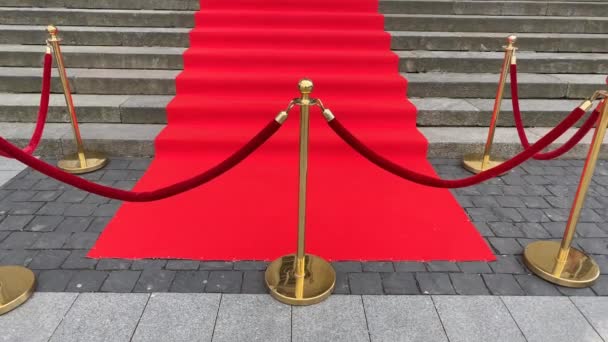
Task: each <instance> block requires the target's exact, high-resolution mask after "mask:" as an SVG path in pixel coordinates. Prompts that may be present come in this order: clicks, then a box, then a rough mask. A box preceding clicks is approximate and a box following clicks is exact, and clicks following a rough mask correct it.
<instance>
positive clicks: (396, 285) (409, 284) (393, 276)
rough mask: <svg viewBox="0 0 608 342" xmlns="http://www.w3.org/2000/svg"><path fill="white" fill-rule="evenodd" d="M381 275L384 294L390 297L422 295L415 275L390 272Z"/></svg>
mask: <svg viewBox="0 0 608 342" xmlns="http://www.w3.org/2000/svg"><path fill="white" fill-rule="evenodd" d="M380 274H381V276H382V287H383V288H384V293H386V294H389V295H416V294H420V289H419V288H418V284H417V282H416V277H414V273H405V272H390V273H380Z"/></svg>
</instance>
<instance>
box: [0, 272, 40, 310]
mask: <svg viewBox="0 0 608 342" xmlns="http://www.w3.org/2000/svg"><path fill="white" fill-rule="evenodd" d="M35 288H36V276H35V275H34V272H32V271H30V270H29V269H27V268H25V267H22V266H2V267H0V315H4V314H5V313H7V312H9V311H12V310H14V309H16V308H17V307H19V306H20V305H21V304H23V303H25V302H26V301H27V300H28V299H29V298H30V297H31V296H32V295H33V294H34V290H35Z"/></svg>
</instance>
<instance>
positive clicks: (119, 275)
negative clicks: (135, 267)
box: [101, 271, 141, 293]
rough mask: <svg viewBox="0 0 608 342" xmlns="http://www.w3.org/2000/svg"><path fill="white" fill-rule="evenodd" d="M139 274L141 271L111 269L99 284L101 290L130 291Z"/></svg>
mask: <svg viewBox="0 0 608 342" xmlns="http://www.w3.org/2000/svg"><path fill="white" fill-rule="evenodd" d="M140 275H141V271H112V272H110V273H109V274H108V277H107V278H106V279H105V281H104V282H103V285H102V286H101V291H102V292H115V293H123V292H125V293H130V292H131V291H133V289H134V288H135V284H136V283H137V280H138V279H139V276H140Z"/></svg>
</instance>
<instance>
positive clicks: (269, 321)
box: [213, 295, 295, 342]
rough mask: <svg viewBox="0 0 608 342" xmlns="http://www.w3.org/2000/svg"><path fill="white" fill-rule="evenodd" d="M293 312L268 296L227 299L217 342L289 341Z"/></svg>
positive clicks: (222, 307) (221, 311) (218, 324)
mask: <svg viewBox="0 0 608 342" xmlns="http://www.w3.org/2000/svg"><path fill="white" fill-rule="evenodd" d="M291 310H292V309H291V307H290V306H288V305H283V304H281V303H279V302H278V301H276V300H274V299H272V298H271V297H270V296H268V295H223V296H222V299H221V303H220V308H219V311H218V314H217V321H216V322H215V330H214V332H213V341H218V342H223V341H226V342H229V341H230V342H231V341H269V342H270V341H289V340H290V338H291V334H292V327H291V324H292V322H291V315H292V313H291ZM294 314H295V313H294ZM294 324H295V317H294ZM235 327H238V328H237V329H235Z"/></svg>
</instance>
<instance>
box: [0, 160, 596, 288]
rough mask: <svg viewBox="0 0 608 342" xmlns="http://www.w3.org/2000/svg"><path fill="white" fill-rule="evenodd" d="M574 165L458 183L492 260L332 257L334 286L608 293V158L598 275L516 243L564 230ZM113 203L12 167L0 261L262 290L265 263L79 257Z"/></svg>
mask: <svg viewBox="0 0 608 342" xmlns="http://www.w3.org/2000/svg"><path fill="white" fill-rule="evenodd" d="M3 162H4V163H6V160H4V161H3ZM432 162H433V164H434V165H435V166H436V169H437V170H438V172H439V173H440V174H441V175H442V176H443V177H449V178H456V177H461V176H465V175H468V174H467V173H466V172H465V171H463V170H462V169H461V168H460V166H459V161H458V160H454V159H442V160H433V161H432ZM149 163H150V160H148V159H114V160H112V162H111V163H110V165H109V166H108V167H107V168H105V169H104V170H101V171H98V172H95V173H92V174H89V175H86V176H85V177H86V178H88V179H91V180H94V181H97V182H100V183H103V184H105V185H111V186H116V187H121V188H125V189H127V188H131V187H132V186H133V185H134V184H135V182H136V181H137V179H139V177H140V176H141V175H142V174H143V172H144V170H145V169H146V168H147V166H148V165H149ZM582 164H583V161H581V160H557V161H548V162H536V161H532V162H528V163H526V164H525V165H524V166H522V167H521V168H518V169H517V170H515V171H513V172H511V173H509V174H508V175H506V176H503V177H501V178H498V179H494V180H491V181H489V182H487V183H485V184H482V185H479V186H476V187H471V188H466V189H460V190H455V191H454V194H455V195H456V197H457V198H458V200H459V201H460V203H461V205H462V206H463V207H464V208H465V210H466V211H467V213H468V214H469V216H470V217H471V220H472V221H473V222H474V223H475V225H476V226H477V228H478V229H479V231H480V233H481V234H482V235H483V236H484V237H485V238H486V239H487V241H488V243H489V244H490V246H492V248H493V250H494V251H495V253H496V254H497V257H498V261H496V262H491V263H486V262H467V263H451V262H447V261H439V262H429V263H418V262H363V263H362V262H337V263H334V266H335V268H336V271H337V274H338V278H337V286H336V291H335V293H337V294H355V295H381V294H384V295H396V294H401V295H417V294H431V295H454V294H458V295H501V296H521V295H534V296H536V295H543V296H560V295H566V296H596V295H599V296H608V161H600V162H599V164H598V168H597V171H596V174H595V177H594V179H593V184H592V187H591V189H590V193H589V196H588V199H587V202H586V205H585V209H584V210H583V213H582V216H581V223H580V224H579V226H578V233H577V234H578V236H577V238H576V240H575V245H576V246H577V247H579V248H581V249H583V250H584V251H586V252H588V253H590V254H592V255H593V257H594V258H595V260H596V261H597V262H598V263H599V264H600V268H601V269H602V276H601V279H600V280H599V282H598V283H597V284H596V285H595V286H593V287H592V288H586V289H568V288H563V287H559V286H554V285H551V284H549V283H547V282H544V281H542V280H540V279H539V278H537V277H535V276H533V275H531V274H529V272H528V271H527V270H526V269H525V267H524V266H523V265H522V262H521V253H522V251H523V247H522V246H525V245H526V244H528V243H529V242H531V241H534V240H537V239H559V238H561V235H562V233H563V230H564V227H565V221H566V220H567V217H568V213H569V208H570V206H571V203H572V198H573V196H574V193H575V190H576V187H577V184H578V180H579V175H580V172H581V169H582ZM119 205H120V203H119V202H117V201H113V200H108V199H105V198H101V197H99V196H96V195H92V194H87V193H84V192H82V191H79V190H75V189H73V188H71V187H69V186H65V185H63V184H60V183H58V182H56V181H54V180H51V179H48V178H46V177H45V176H42V175H40V174H38V173H35V172H32V171H31V170H29V169H28V170H25V171H23V172H21V173H19V174H18V175H17V176H16V177H15V178H13V179H12V180H10V181H8V183H6V184H5V185H4V186H3V187H2V188H1V189H0V210H1V211H0V215H1V217H0V218H1V220H0V265H1V264H21V265H24V266H27V267H29V268H31V269H32V270H34V271H35V272H36V274H37V275H38V280H39V286H38V291H41V292H64V291H67V292H188V293H200V292H207V293H246V294H259V293H265V292H266V290H265V288H264V284H263V271H264V269H265V268H266V266H267V264H266V263H264V262H251V261H239V262H224V261H218V262H198V261H184V260H135V261H132V260H113V259H104V260H93V259H88V258H86V257H85V255H86V253H87V250H88V249H89V248H91V247H92V245H93V244H94V242H95V240H96V239H97V237H98V235H99V233H100V232H101V231H102V230H103V229H104V227H105V225H106V224H107V222H108V221H109V220H110V218H111V217H112V215H114V213H115V212H116V210H117V209H118V207H119Z"/></svg>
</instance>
